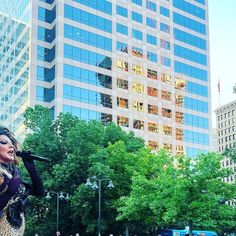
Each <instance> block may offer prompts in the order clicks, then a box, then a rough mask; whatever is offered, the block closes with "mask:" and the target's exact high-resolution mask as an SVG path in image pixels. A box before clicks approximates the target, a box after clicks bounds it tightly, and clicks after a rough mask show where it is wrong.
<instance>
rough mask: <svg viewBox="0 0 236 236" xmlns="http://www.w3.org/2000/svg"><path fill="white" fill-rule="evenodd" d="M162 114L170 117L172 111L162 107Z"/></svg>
mask: <svg viewBox="0 0 236 236" xmlns="http://www.w3.org/2000/svg"><path fill="white" fill-rule="evenodd" d="M162 116H163V117H167V118H171V117H172V111H171V110H170V109H167V108H162Z"/></svg>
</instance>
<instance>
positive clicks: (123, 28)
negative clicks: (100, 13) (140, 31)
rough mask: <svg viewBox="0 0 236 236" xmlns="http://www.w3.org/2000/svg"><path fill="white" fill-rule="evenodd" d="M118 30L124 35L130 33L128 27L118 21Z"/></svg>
mask: <svg viewBox="0 0 236 236" xmlns="http://www.w3.org/2000/svg"><path fill="white" fill-rule="evenodd" d="M116 32H118V33H120V34H124V35H128V27H127V26H125V25H122V24H119V23H116Z"/></svg>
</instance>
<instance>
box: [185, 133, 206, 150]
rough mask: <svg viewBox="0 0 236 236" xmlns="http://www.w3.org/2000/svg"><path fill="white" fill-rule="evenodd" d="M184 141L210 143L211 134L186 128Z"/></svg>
mask: <svg viewBox="0 0 236 236" xmlns="http://www.w3.org/2000/svg"><path fill="white" fill-rule="evenodd" d="M184 141H185V142H188V143H196V144H201V145H207V146H208V145H209V135H208V134H204V133H199V132H195V131H191V130H184Z"/></svg>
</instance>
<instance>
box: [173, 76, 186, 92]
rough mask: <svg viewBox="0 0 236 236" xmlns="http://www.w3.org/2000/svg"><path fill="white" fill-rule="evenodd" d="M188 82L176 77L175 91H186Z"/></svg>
mask: <svg viewBox="0 0 236 236" xmlns="http://www.w3.org/2000/svg"><path fill="white" fill-rule="evenodd" d="M186 85H187V81H186V80H184V79H181V78H178V77H175V89H179V90H185V89H186Z"/></svg>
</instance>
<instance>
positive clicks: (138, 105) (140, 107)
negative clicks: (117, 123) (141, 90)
mask: <svg viewBox="0 0 236 236" xmlns="http://www.w3.org/2000/svg"><path fill="white" fill-rule="evenodd" d="M132 107H133V108H134V110H136V111H142V112H143V111H144V105H143V102H136V101H134V102H133V103H132Z"/></svg>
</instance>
